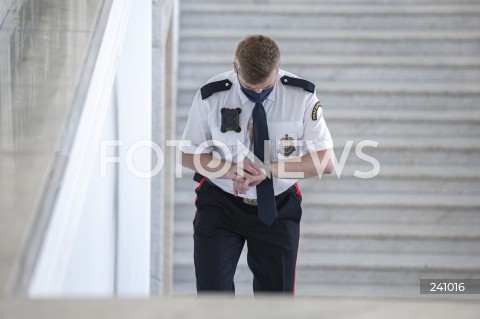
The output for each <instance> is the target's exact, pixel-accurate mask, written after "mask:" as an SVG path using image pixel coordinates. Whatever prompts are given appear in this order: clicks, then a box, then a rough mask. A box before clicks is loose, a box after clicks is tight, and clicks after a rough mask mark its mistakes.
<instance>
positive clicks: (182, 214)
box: [175, 189, 480, 225]
mask: <svg viewBox="0 0 480 319" xmlns="http://www.w3.org/2000/svg"><path fill="white" fill-rule="evenodd" d="M179 194H181V193H179ZM320 194H321V193H320ZM315 196H317V197H318V196H319V195H318V193H317V194H315V193H305V192H304V193H303V205H302V210H303V215H302V223H310V222H312V223H313V222H325V223H332V222H333V223H359V225H363V224H368V223H378V224H389V223H391V224H394V225H395V224H408V223H410V224H412V223H416V224H426V225H479V224H480V213H479V211H480V210H479V209H478V207H452V206H446V205H444V206H441V205H432V206H430V207H428V206H423V207H419V206H418V205H408V203H404V205H397V206H393V205H386V206H389V207H385V205H361V204H358V205H354V204H353V203H352V202H350V203H348V205H343V203H341V202H338V203H329V204H323V205H321V206H315V205H312V204H311V202H312V200H311V198H312V197H315ZM326 196H329V194H328V195H326ZM365 196H367V195H365ZM181 197H185V200H184V201H183V203H178V202H177V204H176V210H175V222H176V223H178V222H183V221H186V222H187V223H191V221H192V220H193V218H194V215H195V210H196V208H195V205H194V200H195V193H194V192H193V189H192V191H191V192H189V193H186V194H185V195H183V194H182V195H181ZM187 198H188V200H187Z"/></svg>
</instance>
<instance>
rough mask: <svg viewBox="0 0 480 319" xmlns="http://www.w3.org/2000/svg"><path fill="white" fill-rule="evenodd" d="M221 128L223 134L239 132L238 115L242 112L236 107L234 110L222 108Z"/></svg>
mask: <svg viewBox="0 0 480 319" xmlns="http://www.w3.org/2000/svg"><path fill="white" fill-rule="evenodd" d="M221 112H222V127H221V129H220V130H221V131H222V132H223V133H225V132H228V131H235V132H237V133H238V132H240V131H241V128H240V113H241V112H242V110H241V109H240V108H239V107H237V108H236V109H227V108H222V110H221Z"/></svg>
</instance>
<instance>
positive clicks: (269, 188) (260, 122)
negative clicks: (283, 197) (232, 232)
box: [252, 103, 277, 225]
mask: <svg viewBox="0 0 480 319" xmlns="http://www.w3.org/2000/svg"><path fill="white" fill-rule="evenodd" d="M252 118H253V154H255V156H256V157H257V158H258V159H259V160H261V161H262V162H264V160H265V159H264V150H265V148H264V142H265V141H270V139H269V137H268V125H267V115H266V114H265V109H264V108H263V105H262V104H261V103H255V107H254V109H253V113H252ZM257 204H258V218H259V219H260V220H261V221H262V222H263V223H265V224H267V225H271V224H273V222H274V221H275V219H277V205H276V203H275V193H274V191H273V181H272V179H271V178H268V177H267V178H266V179H265V180H264V181H263V182H261V183H260V184H258V185H257Z"/></svg>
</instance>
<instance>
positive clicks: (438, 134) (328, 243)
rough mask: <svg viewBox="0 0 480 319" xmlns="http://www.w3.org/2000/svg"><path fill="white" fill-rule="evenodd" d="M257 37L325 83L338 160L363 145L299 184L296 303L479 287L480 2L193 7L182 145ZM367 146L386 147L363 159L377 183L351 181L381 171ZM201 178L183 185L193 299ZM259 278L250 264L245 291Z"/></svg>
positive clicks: (183, 282) (321, 86)
mask: <svg viewBox="0 0 480 319" xmlns="http://www.w3.org/2000/svg"><path fill="white" fill-rule="evenodd" d="M252 33H262V34H266V35H269V36H271V37H272V38H274V39H275V40H276V41H277V42H278V44H279V46H280V49H281V51H282V68H283V69H286V70H288V71H290V72H293V73H295V74H297V75H299V76H300V77H302V78H305V79H308V80H310V81H312V82H314V83H315V84H316V87H317V96H318V97H319V99H320V101H321V102H322V106H323V110H324V116H325V119H326V121H327V124H328V126H329V128H330V131H331V133H332V135H333V138H334V143H335V150H336V154H337V157H338V158H340V157H341V155H342V152H343V151H344V146H345V144H346V142H347V141H349V140H351V141H353V146H352V149H351V150H350V152H348V153H347V152H346V151H345V155H348V159H347V161H346V165H345V168H344V170H343V172H342V175H341V177H340V178H337V176H335V175H333V176H324V177H322V178H321V180H319V179H318V178H312V179H309V180H303V181H301V182H300V183H299V185H300V187H301V189H302V190H303V195H304V204H303V208H304V212H303V219H302V227H301V232H302V235H301V239H300V251H299V257H298V267H297V285H296V286H297V295H320V296H382V297H385V296H388V297H412V298H417V297H419V279H420V278H445V279H447V278H450V279H453V278H458V279H468V278H480V1H467V0H465V1H461V0H460V1H456V0H419V1H414V0H403V1H402V0H341V1H339V0H336V1H333V0H330V1H329V0H317V1H314V0H299V1H287V0H270V1H268V0H264V1H260V0H259V1H254V0H250V1H243V2H241V3H239V2H238V1H233V0H228V1H226V0H222V1H221V0H208V1H201V2H199V1H194V0H183V1H181V26H180V45H179V47H180V52H179V62H180V67H179V75H178V77H179V78H178V103H179V104H178V122H177V128H178V132H177V136H178V137H179V138H180V137H181V135H182V132H183V128H184V127H185V122H186V118H187V115H188V111H189V108H190V105H191V102H192V100H193V96H194V94H195V91H196V90H197V89H198V88H200V87H201V86H202V84H203V83H204V82H205V81H206V80H207V79H208V78H210V77H211V76H212V75H215V74H217V73H220V72H223V71H226V70H229V69H231V67H232V65H231V64H232V59H233V54H234V50H235V47H236V44H237V43H238V41H239V40H241V39H242V38H243V37H244V36H245V35H247V34H252ZM362 140H374V141H378V147H376V148H375V147H366V148H364V149H363V151H364V152H365V153H366V154H368V155H369V156H372V157H374V158H376V159H377V160H378V161H379V163H380V164H381V170H380V173H379V175H378V176H377V177H375V178H373V179H360V178H357V177H355V176H354V173H355V170H359V171H369V170H370V169H371V167H372V166H371V164H369V163H368V162H366V161H364V160H362V159H361V158H359V156H358V155H357V154H356V153H355V147H356V145H358V143H359V142H361V141H362ZM192 176H193V174H192V173H191V172H188V171H186V170H185V173H184V178H183V179H181V180H180V179H177V180H176V206H175V207H176V210H175V239H174V244H175V246H174V292H175V293H181V294H191V293H195V277H194V268H193V239H192V233H193V231H192V224H191V222H192V219H193V216H194V212H195V207H194V205H193V201H194V197H195V194H194V192H193V189H194V188H195V187H196V184H195V183H194V182H193V181H192V180H191V179H192ZM251 280H252V276H251V274H250V272H249V270H248V267H247V265H246V259H245V254H244V255H243V256H242V258H241V261H240V264H239V267H238V269H237V274H236V287H237V293H238V294H251V290H252V289H251ZM452 296H453V295H452ZM457 296H459V295H457ZM460 296H461V295H460ZM462 297H465V295H463V296H462ZM470 297H472V296H470ZM477 297H478V296H477ZM473 298H476V297H475V296H473Z"/></svg>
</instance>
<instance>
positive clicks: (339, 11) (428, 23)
mask: <svg viewBox="0 0 480 319" xmlns="http://www.w3.org/2000/svg"><path fill="white" fill-rule="evenodd" d="M181 12H182V14H181V24H182V26H183V27H185V28H196V27H202V28H205V27H210V28H222V29H233V28H243V27H244V26H245V25H248V26H249V27H251V28H259V29H270V30H271V29H276V28H284V27H285V22H286V21H288V25H289V26H290V27H291V28H292V29H317V30H318V28H319V27H321V28H322V29H324V30H325V29H328V30H332V29H385V28H388V29H390V30H393V29H403V30H405V29H469V28H472V29H475V28H478V27H480V20H479V17H480V6H479V5H478V4H476V5H474V4H454V5H453V4H438V3H437V4H420V5H419V4H409V5H379V4H373V5H368V4H357V5H355V4H343V5H341V4H325V3H316V4H313V3H310V4H309V5H301V4H300V5H299V4H298V3H277V4H275V5H272V4H271V3H241V4H240V3H220V2H218V3H201V4H200V3H184V4H182V6H181Z"/></svg>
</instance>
